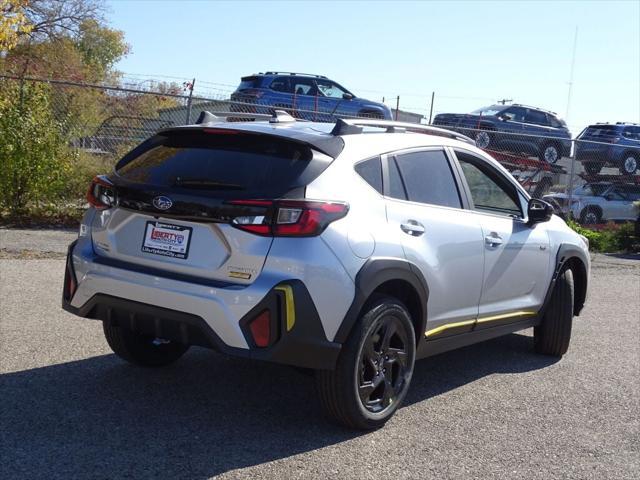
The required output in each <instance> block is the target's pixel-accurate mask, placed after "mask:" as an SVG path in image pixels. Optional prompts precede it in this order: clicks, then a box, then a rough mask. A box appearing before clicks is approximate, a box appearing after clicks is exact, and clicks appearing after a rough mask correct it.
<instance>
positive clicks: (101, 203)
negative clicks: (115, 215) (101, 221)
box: [87, 175, 116, 210]
mask: <svg viewBox="0 0 640 480" xmlns="http://www.w3.org/2000/svg"><path fill="white" fill-rule="evenodd" d="M87 201H88V202H89V205H91V206H92V207H95V208H97V209H98V210H104V209H107V208H111V207H113V206H114V205H115V202H116V195H115V189H114V188H113V183H111V182H110V181H109V179H108V178H107V177H105V176H104V175H97V176H96V177H94V178H93V180H92V181H91V185H89V190H88V191H87Z"/></svg>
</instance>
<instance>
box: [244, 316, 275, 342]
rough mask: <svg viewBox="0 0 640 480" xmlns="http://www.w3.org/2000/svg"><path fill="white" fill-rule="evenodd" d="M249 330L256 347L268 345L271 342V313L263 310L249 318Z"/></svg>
mask: <svg viewBox="0 0 640 480" xmlns="http://www.w3.org/2000/svg"><path fill="white" fill-rule="evenodd" d="M249 330H250V331H251V336H252V337H253V341H254V342H255V344H256V346H257V347H262V348H264V347H268V346H269V343H270V342H271V314H270V313H269V310H265V311H263V312H262V313H260V314H259V315H258V316H257V317H256V318H254V319H253V320H251V323H250V324H249Z"/></svg>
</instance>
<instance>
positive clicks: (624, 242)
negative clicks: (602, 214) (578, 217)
mask: <svg viewBox="0 0 640 480" xmlns="http://www.w3.org/2000/svg"><path fill="white" fill-rule="evenodd" d="M567 225H569V227H571V228H572V229H573V230H574V231H576V232H577V233H579V234H580V235H584V236H585V237H587V239H588V240H589V250H592V251H594V252H607V253H612V252H638V251H640V238H638V237H637V236H636V235H635V227H634V224H633V223H631V222H628V223H623V224H621V225H615V224H613V223H610V224H608V225H607V227H606V228H605V229H603V230H590V229H588V228H585V227H583V226H581V225H579V224H578V223H576V222H574V221H573V220H568V221H567Z"/></svg>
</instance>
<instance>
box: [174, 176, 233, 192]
mask: <svg viewBox="0 0 640 480" xmlns="http://www.w3.org/2000/svg"><path fill="white" fill-rule="evenodd" d="M173 186H174V187H183V188H202V189H216V190H244V186H243V185H238V184H235V183H224V182H216V181H214V180H204V179H201V178H179V177H178V178H176V179H175V181H174V182H173Z"/></svg>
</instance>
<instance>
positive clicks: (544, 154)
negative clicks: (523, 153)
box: [538, 142, 562, 165]
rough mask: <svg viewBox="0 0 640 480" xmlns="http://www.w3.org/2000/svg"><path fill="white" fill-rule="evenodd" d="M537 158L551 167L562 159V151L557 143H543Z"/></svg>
mask: <svg viewBox="0 0 640 480" xmlns="http://www.w3.org/2000/svg"><path fill="white" fill-rule="evenodd" d="M538 157H539V158H540V161H541V162H547V163H550V164H552V165H553V164H554V163H556V162H557V161H558V160H560V159H561V158H562V149H561V148H560V147H559V146H558V144H557V143H553V142H549V143H545V144H544V145H543V146H542V148H541V149H540V152H539V153H538Z"/></svg>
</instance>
